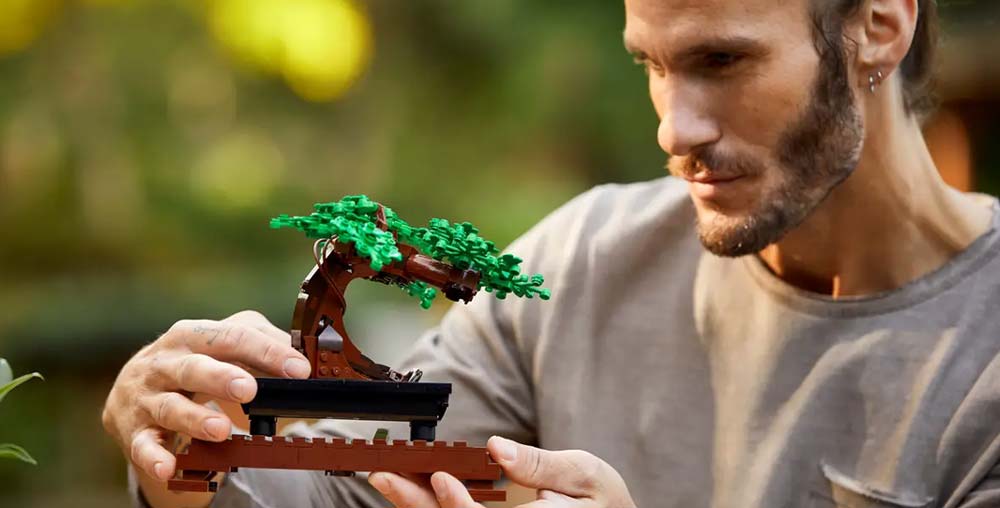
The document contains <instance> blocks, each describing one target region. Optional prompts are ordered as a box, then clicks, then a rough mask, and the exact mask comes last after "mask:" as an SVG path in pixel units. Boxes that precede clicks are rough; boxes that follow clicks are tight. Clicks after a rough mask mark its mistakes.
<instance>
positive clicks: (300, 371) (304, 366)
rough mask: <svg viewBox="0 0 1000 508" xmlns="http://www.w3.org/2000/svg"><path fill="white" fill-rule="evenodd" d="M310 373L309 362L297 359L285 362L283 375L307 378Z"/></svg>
mask: <svg viewBox="0 0 1000 508" xmlns="http://www.w3.org/2000/svg"><path fill="white" fill-rule="evenodd" d="M311 372H312V369H311V368H309V362H307V361H305V360H302V359H299V358H289V359H287V360H285V375H286V376H288V377H296V378H307V377H309V374H310V373H311Z"/></svg>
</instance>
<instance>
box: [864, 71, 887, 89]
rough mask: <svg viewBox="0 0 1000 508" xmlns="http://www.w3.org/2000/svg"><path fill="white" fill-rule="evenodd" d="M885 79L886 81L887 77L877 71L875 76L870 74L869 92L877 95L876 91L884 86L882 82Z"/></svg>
mask: <svg viewBox="0 0 1000 508" xmlns="http://www.w3.org/2000/svg"><path fill="white" fill-rule="evenodd" d="M884 79H885V75H884V74H882V71H877V72H876V73H875V74H869V75H868V90H869V91H871V93H872V94H874V93H875V89H876V88H878V87H879V85H881V84H882V81H883V80H884Z"/></svg>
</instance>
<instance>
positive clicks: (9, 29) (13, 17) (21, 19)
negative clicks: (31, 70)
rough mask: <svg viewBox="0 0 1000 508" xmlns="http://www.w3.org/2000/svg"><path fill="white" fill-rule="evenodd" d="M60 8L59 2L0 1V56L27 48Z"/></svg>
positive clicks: (57, 0) (48, 0) (42, 0)
mask: <svg viewBox="0 0 1000 508" xmlns="http://www.w3.org/2000/svg"><path fill="white" fill-rule="evenodd" d="M61 8H62V1H61V0H2V1H0V56H2V55H6V54H10V53H15V52H18V51H21V50H22V49H24V48H26V47H28V45H30V44H31V43H32V42H34V41H35V39H37V38H38V36H39V35H41V33H42V31H43V30H44V29H45V28H46V27H47V26H48V25H49V23H50V22H51V21H52V18H53V17H54V16H55V14H56V13H57V12H58V11H59V10H60V9H61Z"/></svg>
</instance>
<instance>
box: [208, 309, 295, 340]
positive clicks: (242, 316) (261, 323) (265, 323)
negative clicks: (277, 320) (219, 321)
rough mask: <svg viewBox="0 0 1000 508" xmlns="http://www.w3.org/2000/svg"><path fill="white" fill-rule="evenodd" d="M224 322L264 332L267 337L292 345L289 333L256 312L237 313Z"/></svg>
mask: <svg viewBox="0 0 1000 508" xmlns="http://www.w3.org/2000/svg"><path fill="white" fill-rule="evenodd" d="M223 321H231V322H234V323H243V324H246V325H248V326H252V327H254V328H256V329H258V330H260V331H262V332H264V334H265V335H267V336H268V337H271V338H272V339H275V340H279V341H281V342H284V343H286V344H289V343H291V340H290V339H289V336H288V332H286V331H284V330H282V329H281V328H278V327H277V326H274V323H271V321H269V320H268V319H267V317H265V316H264V315H263V314H261V313H260V312H257V311H255V310H244V311H241V312H237V313H236V314H233V315H232V316H229V317H227V318H226V319H223Z"/></svg>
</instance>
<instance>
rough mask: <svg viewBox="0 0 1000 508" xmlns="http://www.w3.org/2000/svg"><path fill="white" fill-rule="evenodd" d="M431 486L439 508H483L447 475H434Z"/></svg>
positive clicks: (456, 480)
mask: <svg viewBox="0 0 1000 508" xmlns="http://www.w3.org/2000/svg"><path fill="white" fill-rule="evenodd" d="M431 486H432V487H434V495H436V496H437V500H438V504H440V505H441V508H483V505H481V504H479V503H477V502H475V501H474V500H473V499H472V496H471V495H470V494H469V490H468V489H466V488H465V485H462V482H460V481H458V479H457V478H455V477H454V476H452V475H450V474H448V473H434V474H433V475H432V476H431Z"/></svg>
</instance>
